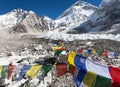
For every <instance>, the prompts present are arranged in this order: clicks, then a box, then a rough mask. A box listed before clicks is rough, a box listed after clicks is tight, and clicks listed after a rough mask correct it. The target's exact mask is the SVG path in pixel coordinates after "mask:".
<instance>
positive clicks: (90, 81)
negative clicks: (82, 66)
mask: <svg viewBox="0 0 120 87" xmlns="http://www.w3.org/2000/svg"><path fill="white" fill-rule="evenodd" d="M96 77H97V74H96V73H94V72H90V71H88V72H87V74H86V75H85V78H84V81H83V83H84V84H85V85H86V86H88V87H94V84H95V82H96Z"/></svg>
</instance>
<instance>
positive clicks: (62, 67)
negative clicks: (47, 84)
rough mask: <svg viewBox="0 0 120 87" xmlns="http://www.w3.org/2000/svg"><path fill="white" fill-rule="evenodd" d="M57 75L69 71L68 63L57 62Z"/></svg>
mask: <svg viewBox="0 0 120 87" xmlns="http://www.w3.org/2000/svg"><path fill="white" fill-rule="evenodd" d="M56 72H57V77H60V76H63V75H64V74H65V73H67V64H56Z"/></svg>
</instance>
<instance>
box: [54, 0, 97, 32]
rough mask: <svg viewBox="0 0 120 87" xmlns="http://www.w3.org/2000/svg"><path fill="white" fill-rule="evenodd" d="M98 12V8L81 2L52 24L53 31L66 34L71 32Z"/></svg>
mask: <svg viewBox="0 0 120 87" xmlns="http://www.w3.org/2000/svg"><path fill="white" fill-rule="evenodd" d="M96 10H97V7H95V6H93V5H91V4H89V3H87V2H84V1H80V0H79V1H77V2H76V3H75V4H73V5H72V6H71V7H70V8H68V9H67V10H66V11H64V12H63V13H62V14H61V15H60V16H58V18H57V19H56V20H54V21H53V22H52V25H54V26H53V29H58V30H55V31H60V32H64V33H67V32H69V31H70V32H71V30H72V29H74V28H76V27H78V26H79V25H80V24H82V23H84V22H85V21H87V19H88V17H89V16H90V15H91V14H93V13H94V11H96Z"/></svg>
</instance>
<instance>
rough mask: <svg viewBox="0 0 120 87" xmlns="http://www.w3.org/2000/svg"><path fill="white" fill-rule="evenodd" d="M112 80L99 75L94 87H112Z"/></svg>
mask: <svg viewBox="0 0 120 87" xmlns="http://www.w3.org/2000/svg"><path fill="white" fill-rule="evenodd" d="M111 83H112V81H111V79H109V78H106V77H103V76H100V75H97V78H96V82H95V85H94V87H111Z"/></svg>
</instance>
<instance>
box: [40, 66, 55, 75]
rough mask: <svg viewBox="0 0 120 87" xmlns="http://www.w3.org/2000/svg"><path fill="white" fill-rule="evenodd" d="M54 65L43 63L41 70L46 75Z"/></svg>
mask: <svg viewBox="0 0 120 87" xmlns="http://www.w3.org/2000/svg"><path fill="white" fill-rule="evenodd" d="M52 67H53V65H43V66H42V67H41V70H40V71H41V72H42V74H43V75H45V76H46V75H47V73H48V72H49V71H50V70H51V69H52Z"/></svg>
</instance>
